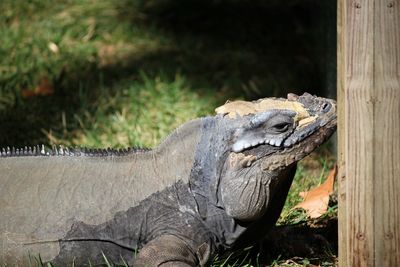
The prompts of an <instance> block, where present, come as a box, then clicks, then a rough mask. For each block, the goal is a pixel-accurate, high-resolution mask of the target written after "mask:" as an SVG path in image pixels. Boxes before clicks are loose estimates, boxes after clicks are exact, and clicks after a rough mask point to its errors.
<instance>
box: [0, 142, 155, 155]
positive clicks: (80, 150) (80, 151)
mask: <svg viewBox="0 0 400 267" xmlns="http://www.w3.org/2000/svg"><path fill="white" fill-rule="evenodd" d="M147 151H150V149H147V148H137V147H128V148H121V149H115V148H110V147H108V148H106V149H102V148H87V147H74V148H69V147H64V146H52V148H51V149H47V148H46V147H45V146H44V145H36V146H25V147H24V148H15V147H9V146H8V147H6V148H4V147H3V148H2V149H1V150H0V157H3V158H5V157H22V156H24V157H26V156H89V157H108V156H125V155H129V154H134V153H143V152H147Z"/></svg>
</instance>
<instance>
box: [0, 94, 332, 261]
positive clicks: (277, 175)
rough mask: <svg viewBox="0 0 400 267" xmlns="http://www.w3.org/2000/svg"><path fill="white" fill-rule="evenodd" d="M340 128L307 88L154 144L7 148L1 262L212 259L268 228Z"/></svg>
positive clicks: (224, 112)
mask: <svg viewBox="0 0 400 267" xmlns="http://www.w3.org/2000/svg"><path fill="white" fill-rule="evenodd" d="M335 130H336V102H335V101H334V100H331V99H326V98H321V97H317V96H313V95H310V94H308V93H304V94H303V95H300V96H298V95H295V94H288V96H287V98H264V99H259V100H256V101H233V102H228V103H226V104H224V105H222V106H220V107H218V108H217V109H216V115H215V116H208V117H202V118H198V119H195V120H192V121H189V122H187V123H185V124H183V125H181V126H180V127H179V128H177V129H176V130H175V131H174V132H172V133H171V134H170V135H169V136H168V137H167V138H166V139H165V140H164V141H163V142H162V143H160V144H159V145H158V146H157V147H155V148H153V149H138V150H137V149H120V150H117V149H82V148H73V149H72V148H71V149H69V148H63V147H59V148H52V149H46V148H45V147H43V146H34V147H25V148H22V149H15V148H3V149H2V150H0V154H1V155H0V184H1V186H0V214H1V216H0V247H1V249H0V262H1V263H2V264H6V265H11V266H25V265H26V264H27V263H28V262H29V261H32V259H37V258H39V259H40V260H41V261H43V262H51V263H52V264H54V266H65V265H67V264H71V263H72V262H73V263H74V264H75V265H76V266H96V265H102V264H104V257H106V258H107V260H108V261H112V262H114V263H118V264H123V263H127V264H130V265H133V266H137V267H138V266H164V267H166V266H197V265H200V266H204V265H205V264H206V263H207V261H208V260H209V259H210V258H211V257H212V256H213V255H215V254H216V253H220V252H222V251H226V250H231V249H235V248H238V247H242V246H245V245H248V244H252V243H254V242H256V240H258V239H259V238H260V237H262V236H265V235H267V233H268V231H269V230H270V229H271V228H272V227H273V226H274V225H275V223H276V221H277V219H278V218H279V215H280V212H281V210H282V207H283V205H284V202H285V199H286V197H287V194H288V190H289V188H290V185H291V183H292V180H293V177H294V174H295V170H296V164H297V162H298V161H299V160H300V159H302V158H303V157H305V156H306V155H308V154H309V153H311V152H312V151H313V150H314V149H315V148H317V147H318V146H319V145H321V144H322V143H323V142H325V141H326V140H327V139H328V138H329V137H330V136H331V134H332V133H333V132H334V131H335ZM137 251H139V252H138V253H137Z"/></svg>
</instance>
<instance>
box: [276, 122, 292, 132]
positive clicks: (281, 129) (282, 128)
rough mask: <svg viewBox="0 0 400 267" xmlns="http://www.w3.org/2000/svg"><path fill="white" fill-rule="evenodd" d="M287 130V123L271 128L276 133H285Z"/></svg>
mask: <svg viewBox="0 0 400 267" xmlns="http://www.w3.org/2000/svg"><path fill="white" fill-rule="evenodd" d="M288 128H289V123H287V122H281V123H277V124H275V125H273V126H272V129H273V130H275V131H277V132H285V131H287V129H288Z"/></svg>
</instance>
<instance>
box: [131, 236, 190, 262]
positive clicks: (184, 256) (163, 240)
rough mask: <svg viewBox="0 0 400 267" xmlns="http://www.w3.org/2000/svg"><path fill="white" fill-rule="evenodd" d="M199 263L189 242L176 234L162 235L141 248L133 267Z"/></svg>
mask: <svg viewBox="0 0 400 267" xmlns="http://www.w3.org/2000/svg"><path fill="white" fill-rule="evenodd" d="M197 264H198V260H197V258H196V255H195V253H194V251H193V250H192V249H191V248H190V247H189V245H188V244H186V243H185V242H184V241H183V240H181V239H179V238H178V237H176V236H173V235H162V236H159V237H157V238H155V239H153V240H151V241H150V242H149V243H147V244H146V245H145V246H144V247H143V248H142V249H141V250H140V252H139V255H138V257H137V258H136V259H135V262H134V264H133V267H145V266H146V267H156V266H162V267H172V266H177V267H189V266H197Z"/></svg>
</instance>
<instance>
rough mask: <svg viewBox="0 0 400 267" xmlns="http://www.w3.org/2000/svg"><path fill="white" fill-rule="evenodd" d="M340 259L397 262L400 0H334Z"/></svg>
mask: <svg viewBox="0 0 400 267" xmlns="http://www.w3.org/2000/svg"><path fill="white" fill-rule="evenodd" d="M337 84H338V108H339V109H338V117H339V123H338V125H339V126H338V127H339V129H338V133H339V134H338V136H339V146H338V151H339V155H338V157H339V266H362V267H364V266H376V267H378V266H400V0H338V83H337Z"/></svg>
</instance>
